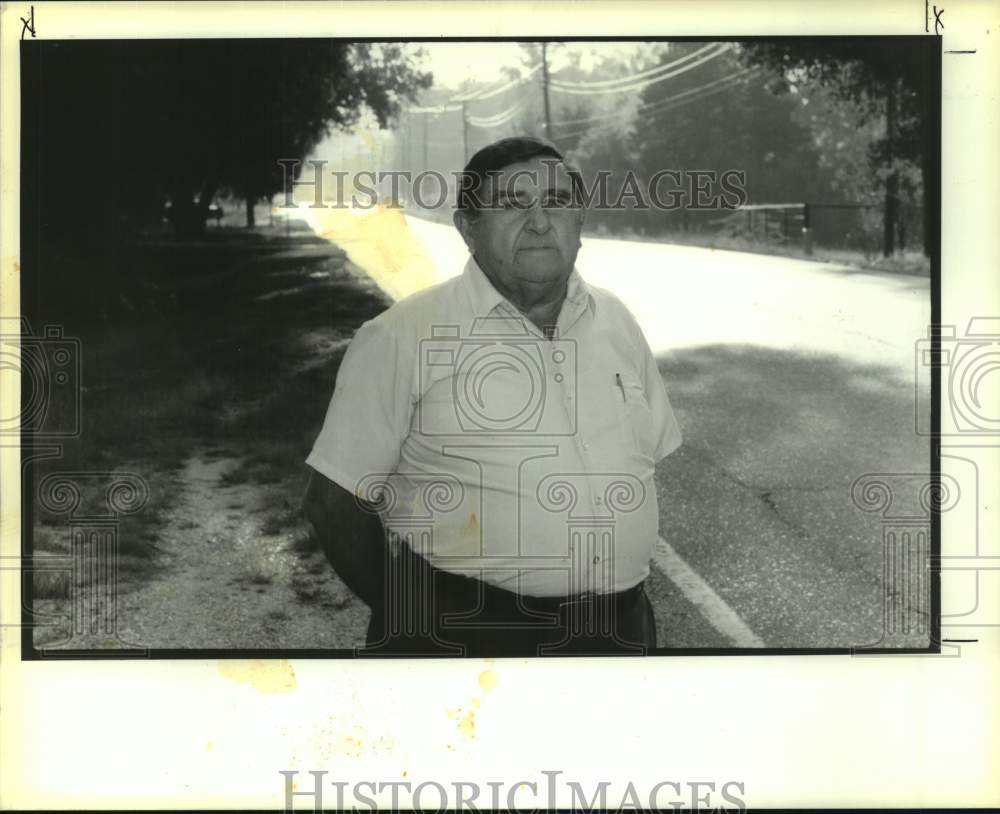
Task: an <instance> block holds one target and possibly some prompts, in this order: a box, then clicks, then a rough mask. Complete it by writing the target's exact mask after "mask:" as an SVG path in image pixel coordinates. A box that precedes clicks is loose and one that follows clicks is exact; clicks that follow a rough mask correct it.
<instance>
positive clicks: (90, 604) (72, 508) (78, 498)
mask: <svg viewBox="0 0 1000 814" xmlns="http://www.w3.org/2000/svg"><path fill="white" fill-rule="evenodd" d="M98 495H99V496H100V498H101V500H97V496H98ZM37 497H38V502H39V504H40V506H41V507H42V508H43V509H44V510H45V511H47V512H50V513H52V514H59V515H65V516H66V519H67V525H68V540H67V543H68V545H67V547H66V554H65V555H46V554H39V555H36V554H34V553H33V554H32V555H31V556H29V557H27V558H25V559H24V561H23V563H22V609H23V610H25V611H28V612H29V613H31V614H33V615H34V608H33V607H31V600H32V598H33V593H34V590H33V585H34V582H35V579H34V577H35V575H37V574H39V573H44V572H58V573H64V574H65V575H66V576H67V577H68V579H67V582H68V588H69V590H68V596H67V603H66V604H67V611H68V613H67V614H65V616H64V620H65V621H67V622H68V623H69V624H68V629H64V630H63V631H62V632H63V633H64V634H65V635H64V637H63V638H62V639H60V640H56V641H52V640H50V641H48V642H47V643H46V644H45V645H44V646H42V647H36V648H35V649H36V650H37V651H38V652H39V653H40V654H41V655H42V656H44V657H49V658H51V657H58V656H59V655H60V650H61V649H63V648H66V647H68V646H72V645H73V644H74V643H75V641H88V640H95V639H96V640H99V641H100V642H101V646H100V647H99V648H98V650H97V651H96V652H106V653H108V654H114V655H123V654H124V655H130V656H135V655H146V653H147V649H146V648H143V647H141V646H139V645H135V644H132V643H130V642H128V641H126V640H124V639H123V638H122V636H121V634H120V632H119V621H120V620H119V618H118V593H119V572H118V566H119V530H120V526H121V520H122V517H123V516H124V515H128V514H134V513H136V512H139V511H140V510H142V509H143V508H144V507H145V505H146V504H147V502H148V501H149V484H148V483H147V482H146V480H145V479H144V478H143V477H142V476H141V475H138V474H136V473H134V472H54V473H51V474H49V475H47V476H45V477H44V478H43V479H42V481H41V483H39V485H38V489H37ZM94 504H98V505H94ZM50 626H51V625H50ZM30 627H39V625H38V624H37V623H36V624H32V625H30ZM85 649H90V647H89V646H87V647H85Z"/></svg>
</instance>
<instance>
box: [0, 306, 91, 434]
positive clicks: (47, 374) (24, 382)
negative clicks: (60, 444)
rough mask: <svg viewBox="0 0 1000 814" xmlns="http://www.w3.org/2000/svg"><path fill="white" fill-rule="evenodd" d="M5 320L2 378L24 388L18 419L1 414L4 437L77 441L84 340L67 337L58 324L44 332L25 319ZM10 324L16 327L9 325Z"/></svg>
mask: <svg viewBox="0 0 1000 814" xmlns="http://www.w3.org/2000/svg"><path fill="white" fill-rule="evenodd" d="M13 322H14V321H13V320H6V319H5V320H4V321H3V327H2V329H0V380H2V382H3V386H4V387H5V388H6V387H9V386H12V385H13V384H14V382H15V381H18V380H19V381H20V384H21V403H20V406H19V408H18V409H17V410H16V411H15V412H14V414H13V415H2V416H0V435H4V436H11V435H14V436H16V435H22V436H24V437H29V438H46V439H49V438H51V439H57V438H74V437H76V436H78V435H79V434H80V402H81V398H80V394H81V354H80V340H79V339H75V338H73V337H69V336H65V335H64V334H63V329H62V327H61V326H58V325H46V326H45V328H44V330H43V332H42V334H41V335H38V334H35V333H34V332H33V331H32V330H31V325H30V324H29V322H28V320H27V319H25V318H24V317H21V318H20V319H19V320H18V322H17V323H16V330H12V329H13V328H14V325H13ZM8 323H11V324H10V325H8Z"/></svg>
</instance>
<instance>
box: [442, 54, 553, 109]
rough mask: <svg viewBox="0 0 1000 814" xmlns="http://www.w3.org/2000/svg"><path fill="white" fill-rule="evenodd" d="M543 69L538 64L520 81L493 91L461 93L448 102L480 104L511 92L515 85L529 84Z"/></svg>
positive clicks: (513, 80)
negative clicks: (481, 101) (531, 78)
mask: <svg viewBox="0 0 1000 814" xmlns="http://www.w3.org/2000/svg"><path fill="white" fill-rule="evenodd" d="M541 67H542V66H541V64H538V65H536V66H535V67H534V68H532V69H531V70H530V71H528V72H527V73H526V74H525V75H524V76H522V77H520V78H518V79H512V80H511V81H510V82H507V83H506V84H503V85H501V86H500V87H498V88H493V89H492V90H489V89H487V90H483V91H471V92H469V93H466V94H461V93H459V94H456V95H455V96H452V97H451V99H449V100H448V101H450V102H463V103H464V102H473V101H475V102H478V101H479V100H480V99H490V98H492V97H493V96H496V95H497V94H500V93H503V92H504V91H507V90H510V89H511V88H512V87H514V86H515V85H520V84H521V83H522V82H527V81H528V79H529V78H530V77H532V76H534V74H536V73H537V72H538V71H539V70H540V69H541Z"/></svg>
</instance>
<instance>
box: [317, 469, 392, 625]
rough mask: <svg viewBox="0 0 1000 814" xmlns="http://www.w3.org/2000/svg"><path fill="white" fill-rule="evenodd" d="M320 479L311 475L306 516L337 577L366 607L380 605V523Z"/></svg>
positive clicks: (382, 546) (383, 546)
mask: <svg viewBox="0 0 1000 814" xmlns="http://www.w3.org/2000/svg"><path fill="white" fill-rule="evenodd" d="M321 477H322V476H319V475H313V476H312V480H311V481H310V484H309V489H308V491H307V493H306V504H305V508H306V516H307V517H308V518H309V521H310V522H311V523H312V526H313V529H314V530H315V532H316V537H317V539H318V540H319V543H320V545H321V546H322V548H323V552H324V553H325V554H326V557H327V559H328V560H329V561H330V564H331V565H332V566H333V570H334V571H336V572H337V576H339V577H340V578H341V580H343V582H344V583H345V584H346V585H347V587H348V588H350V589H351V591H353V592H354V593H355V594H357V595H358V597H360V598H361V599H362V601H364V602H365V604H367V605H368V606H369V607H374V606H375V605H376V604H379V605H381V604H382V603H383V602H384V597H385V584H386V583H385V574H386V559H387V553H388V552H387V548H386V540H385V532H384V531H383V528H382V523H381V522H380V520H379V518H378V515H376V514H373V513H369V512H368V511H366V510H365V509H363V508H362V507H361V506H360V505H359V504H358V503H357V502H356V501H355V500H354V499H353V497H352V496H351V495H350V494H349V493H348V492H346V491H344V490H342V489H340V487H338V486H336V484H331V483H330V482H329V481H327V480H326V479H322V480H321Z"/></svg>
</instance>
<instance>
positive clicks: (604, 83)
mask: <svg viewBox="0 0 1000 814" xmlns="http://www.w3.org/2000/svg"><path fill="white" fill-rule="evenodd" d="M718 47H719V43H709V44H708V45H706V46H704V47H703V48H699V49H698V50H697V51H692V52H691V53H690V54H687V55H685V56H683V57H680V58H679V59H675V60H674V61H673V62H668V63H666V64H665V65H657V66H656V67H654V68H648V69H647V70H645V71H640V72H639V73H634V74H629V75H627V76H619V77H617V78H615V79H600V80H595V81H592V82H564V81H562V80H561V79H553V80H552V84H553V85H558V86H559V87H562V88H580V89H585V88H601V87H613V86H614V85H628V84H631V83H633V82H635V81H637V80H643V79H647V78H650V77H653V76H655V75H657V74H661V73H664V72H666V71H669V70H671V69H672V68H676V67H677V66H678V65H682V64H684V63H685V62H690V61H691V60H692V59H695V58H697V57H699V56H701V55H702V54H703V53H705V52H706V51H709V50H711V49H713V48H718Z"/></svg>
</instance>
